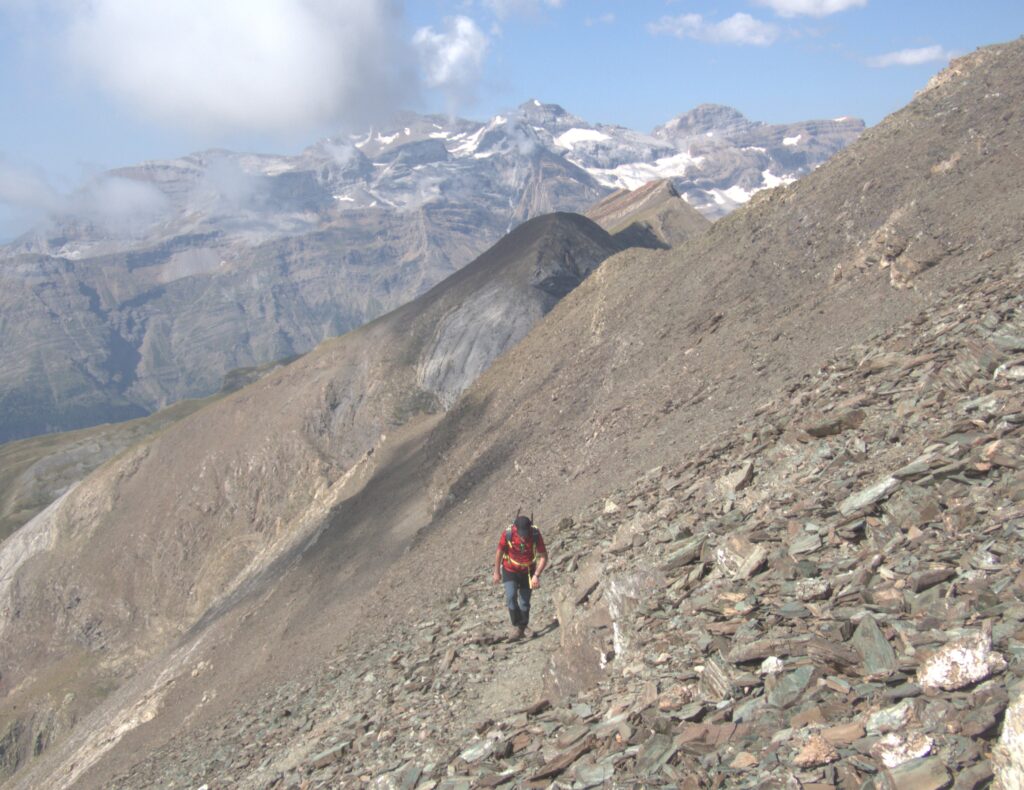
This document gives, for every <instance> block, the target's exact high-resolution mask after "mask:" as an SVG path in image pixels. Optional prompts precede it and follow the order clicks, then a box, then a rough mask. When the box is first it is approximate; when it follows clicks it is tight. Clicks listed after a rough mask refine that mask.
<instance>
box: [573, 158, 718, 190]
mask: <svg viewBox="0 0 1024 790" xmlns="http://www.w3.org/2000/svg"><path fill="white" fill-rule="evenodd" d="M569 161H572V162H573V164H575V165H579V166H580V167H583V168H584V169H585V170H586V171H587V172H588V173H590V175H592V176H593V177H594V178H595V179H596V180H597V181H598V183H600V184H602V185H603V186H608V187H612V188H613V189H630V190H633V189H638V188H639V187H642V186H643V185H644V184H646V183H647V182H648V181H655V180H657V179H661V178H675V177H677V176H683V175H685V174H686V171H687V170H688V169H689V168H691V167H698V168H699V167H700V166H701V163H702V162H703V161H704V157H703V156H691V155H690V154H689V153H688V152H686V151H681V152H680V153H678V154H676V155H674V156H665V157H662V158H661V159H657V160H655V161H654V162H653V163H648V162H632V163H630V164H625V165H619V166H618V167H613V168H606V169H602V168H593V167H584V165H583V163H581V162H576V161H573V160H572V159H570V160H569Z"/></svg>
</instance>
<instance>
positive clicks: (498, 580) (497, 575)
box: [491, 571, 501, 584]
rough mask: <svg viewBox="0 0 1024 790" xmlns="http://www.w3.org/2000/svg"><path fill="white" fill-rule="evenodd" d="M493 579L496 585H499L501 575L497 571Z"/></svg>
mask: <svg viewBox="0 0 1024 790" xmlns="http://www.w3.org/2000/svg"><path fill="white" fill-rule="evenodd" d="M491 578H492V579H493V580H494V583H495V584H497V583H498V582H500V581H501V574H500V573H498V572H497V571H495V572H494V576H493V577H491Z"/></svg>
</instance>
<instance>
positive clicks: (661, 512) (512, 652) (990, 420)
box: [106, 257, 1024, 790]
mask: <svg viewBox="0 0 1024 790" xmlns="http://www.w3.org/2000/svg"><path fill="white" fill-rule="evenodd" d="M1022 286H1024V257H1018V258H1017V259H1016V260H1015V261H1014V264H1013V266H1012V267H1011V268H1010V270H1009V271H1003V272H1000V273H997V274H996V273H993V274H986V275H983V276H979V277H978V278H977V279H976V280H975V281H974V282H971V283H969V284H968V286H967V288H966V289H963V288H958V289H957V291H956V292H955V293H945V294H942V295H941V296H942V298H943V299H944V300H946V301H947V302H948V306H947V307H945V308H943V309H934V308H933V309H929V310H927V311H925V312H922V313H921V314H920V315H918V316H916V317H915V318H914V319H913V320H912V321H911V322H909V323H907V324H905V325H903V326H901V327H899V328H898V329H897V330H896V331H894V332H891V333H887V334H886V335H885V336H882V337H878V338H873V339H872V340H871V342H869V343H867V344H864V345H861V346H858V347H855V348H850V349H848V350H847V351H845V352H844V353H843V354H842V355H840V356H837V357H836V358H834V359H832V360H830V361H829V362H828V364H827V365H826V366H825V367H823V368H822V369H821V370H820V371H818V372H817V373H816V374H814V375H808V376H805V377H804V378H802V379H801V380H800V381H796V382H793V386H792V387H791V392H790V393H789V394H787V395H786V396H784V397H781V398H779V399H777V400H775V401H772V402H769V403H766V404H763V405H762V406H761V408H759V409H758V410H757V412H756V414H754V415H752V416H750V417H749V418H747V419H746V420H744V421H743V422H742V423H741V424H739V425H737V426H735V428H734V429H733V430H732V431H729V432H727V433H726V434H725V435H724V436H723V437H722V438H721V439H719V440H717V441H715V442H713V443H711V444H709V445H707V446H703V447H701V448H699V449H698V450H697V451H696V452H694V453H686V454H685V455H684V456H683V457H681V458H678V459H677V460H676V461H675V462H673V463H671V464H670V465H667V466H659V467H657V468H654V469H652V470H650V471H648V472H647V473H645V474H644V475H642V476H641V477H640V478H638V479H637V480H636V481H634V482H632V483H631V484H629V485H624V486H622V487H621V488H618V489H616V490H614V491H609V492H608V494H607V495H606V496H605V497H602V498H601V499H600V500H598V501H597V502H594V503H592V504H591V505H590V506H588V507H585V508H583V509H581V510H580V511H579V512H572V513H569V512H565V513H561V514H559V513H558V512H557V511H556V510H552V514H551V520H550V522H549V523H548V524H547V525H542V526H543V532H544V534H545V535H546V542H547V544H548V547H549V551H550V552H551V555H552V557H553V560H554V562H553V563H552V566H551V569H550V571H549V573H548V574H546V575H545V577H544V587H543V588H542V590H541V591H540V592H538V593H537V599H538V600H537V601H536V603H535V606H534V616H533V625H534V629H535V632H536V633H535V635H534V637H533V638H532V639H530V640H528V641H527V642H515V641H510V640H509V639H508V637H506V636H505V630H504V629H503V628H501V627H500V626H499V623H501V622H502V618H501V616H500V608H501V606H502V604H501V602H500V595H498V594H496V592H495V588H494V587H493V586H492V585H491V583H490V574H489V569H487V568H486V567H482V568H481V569H480V570H479V571H478V572H476V573H474V574H473V575H471V576H467V577H465V578H463V579H461V580H460V583H459V585H458V586H457V588H456V589H454V590H453V591H452V592H451V594H450V595H449V596H448V597H446V598H444V599H441V600H434V601H431V603H430V605H428V606H426V607H424V608H423V609H422V610H421V611H420V613H419V614H420V617H419V618H418V619H416V620H413V621H409V622H399V623H392V624H390V627H386V628H385V629H384V630H381V631H379V632H377V633H375V634H373V636H372V638H363V639H361V640H358V642H357V644H356V645H353V646H346V648H345V649H344V650H341V651H339V652H338V654H337V655H336V656H335V657H334V658H333V660H330V661H329V662H325V664H324V666H323V667H322V668H321V669H320V670H319V671H317V672H315V673H313V674H311V675H310V676H308V677H303V678H301V679H297V680H295V681H293V682H291V683H288V684H286V685H284V686H282V687H281V688H280V689H277V690H275V691H273V692H272V693H267V694H264V695H262V697H261V699H260V700H259V701H258V702H256V703H254V704H252V705H250V706H246V707H245V708H244V709H243V710H240V711H238V712H236V713H235V714H234V715H232V716H229V717H225V718H223V719H221V720H218V721H217V722H215V723H213V724H211V725H210V726H208V727H204V728H199V729H194V730H191V731H189V732H187V733H183V734H182V735H181V736H180V737H178V738H176V739H174V740H173V741H171V742H170V743H169V744H167V745H166V746H165V747H163V748H162V749H161V750H160V751H158V752H157V753H155V754H153V755H152V756H150V757H149V758H147V759H146V760H144V761H142V762H141V763H139V764H137V765H135V766H133V767H132V768H131V770H130V771H128V772H126V773H125V774H123V775H122V776H120V777H118V778H117V779H115V780H114V781H113V782H112V783H111V784H110V785H106V786H113V787H123V788H126V789H127V788H132V787H138V786H140V785H145V786H160V787H170V786H175V787H178V786H185V787H197V786H200V785H208V786H210V787H222V786H237V787H245V788H262V787H268V788H299V787H310V788H315V787H339V786H343V787H348V786H352V787H356V786H363V785H366V784H367V783H369V784H370V786H372V787H380V788H384V787H417V788H428V787H437V788H447V789H449V790H455V789H456V788H466V789H467V790H468V788H470V787H506V786H507V787H512V786H517V787H520V786H521V787H549V786H551V783H552V782H558V783H560V784H559V785H557V786H571V787H597V786H633V785H634V784H637V785H639V784H645V785H646V786H650V787H663V786H664V787H687V788H694V790H697V788H704V787H716V786H726V787H747V788H760V787H768V786H773V787H775V786H778V787H786V786H792V787H822V788H825V787H838V788H847V787H849V788H859V787H863V786H864V783H865V782H868V783H871V784H870V785H869V786H873V787H893V788H936V789H937V788H943V787H954V786H955V787H957V788H977V787H983V786H987V784H988V782H989V781H990V780H991V779H992V777H993V773H994V772H995V771H996V770H997V767H998V764H999V760H1000V759H1005V755H1002V756H1001V754H1002V753H1001V752H999V751H998V750H997V751H996V755H995V757H994V756H993V751H994V747H996V741H997V739H998V738H999V735H1000V732H1001V725H1002V722H1003V717H1004V713H1005V711H1006V708H1007V706H1008V703H1009V701H1010V700H1011V698H1013V697H1014V696H1015V695H1016V694H1017V693H1018V691H1017V688H1016V687H1017V686H1018V684H1019V683H1020V682H1021V680H1022V678H1024V641H1022V636H1024V585H1022V583H1021V582H1022V578H1024V577H1022V574H1024V551H1022V549H1021V545H1020V542H1021V541H1020V538H1021V535H1020V532H1021V530H1022V529H1024V471H1022V470H1024V435H1022V430H1024V389H1022V382H1024V356H1022V355H1024V298H1022V296H1021V293H1022ZM483 564H484V563H481V565H483ZM1021 745H1022V744H1021V743H1020V742H1016V741H1013V742H1011V743H1010V747H1011V750H1012V751H1013V756H1014V757H1015V759H1016V760H1018V761H1020V760H1021V758H1022V757H1024V752H1022V751H1021ZM1018 770H1019V767H1018ZM371 780H374V781H371ZM954 780H955V782H954ZM1006 786H1008V787H1009V786H1015V785H1012V784H1008V785H1006Z"/></svg>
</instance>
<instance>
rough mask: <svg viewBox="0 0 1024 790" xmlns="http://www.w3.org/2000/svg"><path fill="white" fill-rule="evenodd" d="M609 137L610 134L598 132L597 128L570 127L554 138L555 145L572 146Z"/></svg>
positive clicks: (596, 141)
mask: <svg viewBox="0 0 1024 790" xmlns="http://www.w3.org/2000/svg"><path fill="white" fill-rule="evenodd" d="M609 139H611V137H610V135H607V134H605V133H604V132H599V131H598V130H597V129H570V130H569V131H567V132H564V133H562V134H560V135H558V137H556V138H555V145H558V146H561V147H562V148H572V147H573V146H574V145H576V144H578V143H600V142H601V141H603V140H609Z"/></svg>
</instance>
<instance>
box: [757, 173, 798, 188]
mask: <svg viewBox="0 0 1024 790" xmlns="http://www.w3.org/2000/svg"><path fill="white" fill-rule="evenodd" d="M761 178H762V179H764V185H765V187H766V188H767V189H774V188H775V187H782V186H786V185H787V184H792V183H793V182H794V181H796V177H795V176H791V175H784V176H777V175H775V174H774V173H773V172H772V171H771V170H762V171H761Z"/></svg>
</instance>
